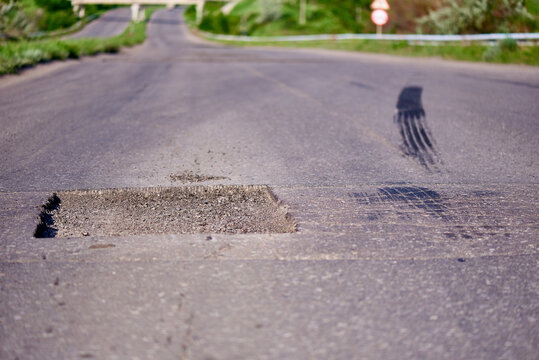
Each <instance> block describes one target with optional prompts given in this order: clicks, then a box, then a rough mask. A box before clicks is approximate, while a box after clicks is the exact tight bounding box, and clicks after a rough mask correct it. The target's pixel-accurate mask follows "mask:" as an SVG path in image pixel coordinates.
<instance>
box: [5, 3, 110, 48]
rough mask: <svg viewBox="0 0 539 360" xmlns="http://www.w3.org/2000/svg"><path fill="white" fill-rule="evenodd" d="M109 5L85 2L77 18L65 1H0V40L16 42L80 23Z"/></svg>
mask: <svg viewBox="0 0 539 360" xmlns="http://www.w3.org/2000/svg"><path fill="white" fill-rule="evenodd" d="M112 7H114V6H110V5H86V6H85V13H86V16H85V18H83V19H79V18H78V17H77V16H75V14H74V13H73V7H72V5H71V2H70V1H69V0H0V40H2V41H17V40H21V39H31V38H36V37H40V36H43V35H46V34H47V33H50V32H58V31H59V30H65V29H70V28H72V27H75V30H76V28H77V26H76V25H77V24H80V25H81V26H82V25H83V24H85V23H86V22H87V21H88V20H90V19H94V18H95V17H97V16H98V15H100V14H101V13H103V12H104V11H106V10H109V9H111V8H112Z"/></svg>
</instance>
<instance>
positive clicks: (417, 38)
mask: <svg viewBox="0 0 539 360" xmlns="http://www.w3.org/2000/svg"><path fill="white" fill-rule="evenodd" d="M203 34H204V35H205V36H206V37H208V38H210V39H213V40H224V41H244V42H260V41H266V42H267V41H269V42H273V41H274V42H286V41H317V40H394V41H411V42H448V41H454V42H455V41H496V40H503V39H507V38H509V39H514V40H528V41H529V40H539V33H512V34H474V35H420V34H414V35H394V34H387V35H376V34H335V35H330V34H323V35H295V36H264V37H262V36H238V35H221V34H211V33H206V32H204V33H203Z"/></svg>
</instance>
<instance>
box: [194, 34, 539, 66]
mask: <svg viewBox="0 0 539 360" xmlns="http://www.w3.org/2000/svg"><path fill="white" fill-rule="evenodd" d="M192 30H193V29H192ZM194 32H195V33H197V31H196V30H194ZM198 35H199V36H203V37H205V38H206V39H208V40H211V41H217V42H219V43H222V44H227V45H234V46H275V47H293V48H318V49H328V50H343V51H360V52H369V53H377V54H388V55H400V56H412V57H437V58H442V59H446V60H458V61H473V62H490V63H499V64H524V65H533V66H539V46H537V45H519V44H517V42H516V41H514V40H512V39H506V40H502V41H500V42H497V43H495V44H493V45H484V44H462V43H444V44H437V45H416V44H411V43H408V42H407V41H385V40H384V41H380V40H321V41H304V42H276V41H274V42H272V41H260V42H258V41H257V42H248V43H247V42H242V41H222V40H212V39H211V38H209V37H207V36H204V35H203V34H200V33H198Z"/></svg>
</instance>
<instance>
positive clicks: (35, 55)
mask: <svg viewBox="0 0 539 360" xmlns="http://www.w3.org/2000/svg"><path fill="white" fill-rule="evenodd" d="M156 9H157V7H147V8H146V16H147V19H149V18H150V16H151V14H152V13H153V11H155V10H156ZM145 39H146V22H145V21H142V22H132V23H131V24H129V26H128V27H127V29H126V30H125V31H124V33H123V34H121V35H118V36H113V37H110V38H105V39H102V38H81V39H60V38H52V39H46V40H19V41H8V42H4V43H3V44H0V75H3V74H9V73H15V72H17V71H19V70H20V69H22V68H25V67H29V66H32V65H34V64H38V63H44V62H48V61H53V60H64V59H78V58H80V57H81V56H86V55H96V54H99V53H116V52H118V51H119V50H120V48H121V47H129V46H133V45H136V44H141V43H143V42H144V40H145Z"/></svg>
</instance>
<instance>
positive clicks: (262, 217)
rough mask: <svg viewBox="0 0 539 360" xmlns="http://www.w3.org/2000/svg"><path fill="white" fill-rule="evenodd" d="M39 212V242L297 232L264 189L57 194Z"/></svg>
mask: <svg viewBox="0 0 539 360" xmlns="http://www.w3.org/2000/svg"><path fill="white" fill-rule="evenodd" d="M41 210H42V211H41V214H40V216H39V221H40V222H39V224H38V225H37V228H36V231H35V234H34V236H35V237H38V238H51V237H82V236H122V235H138V234H165V233H168V234H195V233H230V234H241V233H291V232H295V231H296V224H295V222H294V220H293V219H292V217H291V216H290V215H289V214H288V212H287V208H286V207H285V206H282V205H281V204H280V203H279V202H278V201H277V199H276V198H275V196H274V195H273V194H272V192H271V190H270V189H269V187H267V186H189V187H172V188H142V189H107V190H76V191H60V192H57V193H55V194H53V196H51V198H49V200H48V201H47V203H46V204H44V205H43V206H42V209H41Z"/></svg>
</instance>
